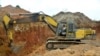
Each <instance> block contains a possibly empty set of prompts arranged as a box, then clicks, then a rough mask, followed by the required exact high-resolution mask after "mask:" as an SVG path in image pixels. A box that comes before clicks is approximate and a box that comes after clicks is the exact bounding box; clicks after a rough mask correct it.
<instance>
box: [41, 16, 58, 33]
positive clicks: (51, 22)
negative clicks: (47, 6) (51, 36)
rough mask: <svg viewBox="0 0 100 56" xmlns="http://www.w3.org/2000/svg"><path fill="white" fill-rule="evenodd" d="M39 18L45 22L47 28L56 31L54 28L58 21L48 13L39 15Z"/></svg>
mask: <svg viewBox="0 0 100 56" xmlns="http://www.w3.org/2000/svg"><path fill="white" fill-rule="evenodd" d="M40 20H42V21H43V22H45V23H46V24H47V25H48V26H49V28H50V29H51V30H52V31H53V32H54V33H56V28H57V25H58V23H57V22H56V21H55V20H54V19H53V18H52V17H50V16H48V15H40Z"/></svg>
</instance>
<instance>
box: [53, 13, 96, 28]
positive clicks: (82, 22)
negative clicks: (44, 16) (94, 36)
mask: <svg viewBox="0 0 100 56" xmlns="http://www.w3.org/2000/svg"><path fill="white" fill-rule="evenodd" d="M53 18H54V19H55V20H56V21H58V22H59V21H66V19H68V18H69V19H73V20H74V21H75V22H76V24H77V25H78V26H80V27H90V26H92V27H93V26H95V23H94V22H92V20H90V18H88V17H87V16H86V15H84V14H83V13H80V12H76V13H72V12H60V13H58V14H56V15H54V16H53Z"/></svg>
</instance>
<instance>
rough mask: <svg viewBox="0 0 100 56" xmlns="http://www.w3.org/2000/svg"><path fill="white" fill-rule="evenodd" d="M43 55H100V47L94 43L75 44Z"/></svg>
mask: <svg viewBox="0 0 100 56" xmlns="http://www.w3.org/2000/svg"><path fill="white" fill-rule="evenodd" d="M43 56H100V47H96V46H92V45H88V44H85V45H75V46H70V47H69V48H67V49H64V50H60V49H58V50H53V51H49V52H47V53H45V54H44V55H43Z"/></svg>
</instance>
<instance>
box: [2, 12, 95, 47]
mask: <svg viewBox="0 0 100 56" xmlns="http://www.w3.org/2000/svg"><path fill="white" fill-rule="evenodd" d="M21 15H25V16H27V15H28V16H29V18H26V19H24V20H23V19H16V20H11V19H10V17H9V16H7V15H5V16H4V18H3V23H4V25H5V28H6V30H7V35H8V38H9V39H10V40H11V42H12V40H13V28H12V25H14V24H15V23H23V22H38V21H42V22H45V23H46V24H47V25H48V26H49V27H50V29H51V30H52V31H53V32H54V33H55V34H56V36H55V37H52V38H51V37H48V38H49V39H47V42H46V48H47V49H55V48H66V47H64V46H62V45H69V44H80V43H82V42H81V40H83V39H84V40H87V39H95V34H96V32H95V30H93V29H91V28H77V26H76V25H75V22H74V21H73V20H71V19H67V20H66V21H65V22H56V21H55V20H54V19H53V18H52V17H51V16H48V15H46V14H43V13H42V14H41V13H32V14H20V16H21Z"/></svg>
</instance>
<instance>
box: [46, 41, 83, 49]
mask: <svg viewBox="0 0 100 56" xmlns="http://www.w3.org/2000/svg"><path fill="white" fill-rule="evenodd" d="M77 44H84V43H82V42H81V41H80V40H74V41H73V40H60V39H59V40H55V39H48V40H47V43H46V48H47V49H48V50H52V49H64V48H67V47H69V46H71V45H77Z"/></svg>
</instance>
